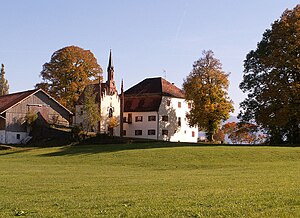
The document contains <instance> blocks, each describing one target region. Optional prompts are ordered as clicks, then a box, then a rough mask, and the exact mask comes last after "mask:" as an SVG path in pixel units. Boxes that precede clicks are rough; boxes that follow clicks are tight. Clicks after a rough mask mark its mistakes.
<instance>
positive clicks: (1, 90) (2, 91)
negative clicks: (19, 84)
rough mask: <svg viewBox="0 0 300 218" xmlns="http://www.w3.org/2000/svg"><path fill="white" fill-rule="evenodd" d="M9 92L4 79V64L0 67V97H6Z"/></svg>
mask: <svg viewBox="0 0 300 218" xmlns="http://www.w3.org/2000/svg"><path fill="white" fill-rule="evenodd" d="M8 90H9V85H8V81H7V79H5V70H4V64H2V65H1V72H0V96H1V95H7V94H8Z"/></svg>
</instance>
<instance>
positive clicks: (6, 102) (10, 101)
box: [0, 89, 38, 113]
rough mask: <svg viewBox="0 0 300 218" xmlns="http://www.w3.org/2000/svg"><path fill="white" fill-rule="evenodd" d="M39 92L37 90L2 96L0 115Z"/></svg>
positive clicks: (0, 97)
mask: <svg viewBox="0 0 300 218" xmlns="http://www.w3.org/2000/svg"><path fill="white" fill-rule="evenodd" d="M36 91H38V90H37V89H34V90H28V91H24V92H17V93H13V94H8V95H3V96H0V113H2V112H4V111H5V110H7V109H8V108H10V107H12V106H13V105H15V104H17V103H18V102H19V101H22V100H23V99H25V98H26V97H28V96H30V95H32V94H33V93H35V92H36Z"/></svg>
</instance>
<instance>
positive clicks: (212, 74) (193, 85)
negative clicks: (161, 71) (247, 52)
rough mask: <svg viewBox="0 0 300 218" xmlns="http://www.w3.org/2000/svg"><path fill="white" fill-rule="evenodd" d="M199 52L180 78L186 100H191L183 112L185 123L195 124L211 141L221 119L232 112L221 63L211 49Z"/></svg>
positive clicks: (226, 75) (227, 116) (226, 81)
mask: <svg viewBox="0 0 300 218" xmlns="http://www.w3.org/2000/svg"><path fill="white" fill-rule="evenodd" d="M202 55H203V56H202V57H201V58H200V59H199V60H197V61H196V62H195V63H194V65H193V70H192V72H191V73H190V74H189V75H188V76H187V78H186V79H185V80H184V83H183V89H184V91H185V97H186V100H188V101H190V100H192V101H193V104H192V108H191V110H190V112H189V113H188V114H187V118H188V121H189V125H190V126H196V125H197V126H198V127H199V128H200V129H202V130H204V131H205V132H206V136H207V139H208V140H209V141H213V135H214V133H215V132H216V130H217V129H218V126H219V125H220V123H221V121H222V120H226V119H228V118H229V114H230V112H233V106H232V101H231V100H230V98H229V97H228V86H229V81H228V76H229V74H228V73H225V72H224V71H223V70H222V64H221V63H220V61H219V60H218V59H216V58H215V57H214V53H213V52H212V51H211V50H209V51H203V53H202Z"/></svg>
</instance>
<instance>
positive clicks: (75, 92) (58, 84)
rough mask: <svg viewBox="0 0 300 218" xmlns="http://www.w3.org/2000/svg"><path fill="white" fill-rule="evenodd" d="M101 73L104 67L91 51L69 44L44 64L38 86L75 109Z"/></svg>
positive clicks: (71, 108)
mask: <svg viewBox="0 0 300 218" xmlns="http://www.w3.org/2000/svg"><path fill="white" fill-rule="evenodd" d="M101 74H102V69H101V67H100V65H99V64H98V63H97V59H96V58H95V57H94V55H93V53H92V52H91V51H89V50H84V49H82V48H80V47H77V46H68V47H64V48H62V49H60V50H58V51H56V52H54V53H53V55H52V56H51V60H50V62H48V63H45V64H44V65H43V70H42V71H41V73H40V76H41V77H42V80H43V81H42V82H41V83H38V84H36V87H37V88H43V89H44V90H45V91H47V92H48V93H49V94H50V95H52V96H53V97H55V98H56V99H57V100H58V101H59V102H60V103H62V104H63V105H64V106H66V107H67V108H69V109H70V110H72V111H74V105H75V103H76V102H77V100H78V98H79V95H80V94H81V93H82V92H83V89H84V88H85V87H86V86H87V85H88V84H90V83H91V81H92V80H94V79H96V78H99V77H100V76H101Z"/></svg>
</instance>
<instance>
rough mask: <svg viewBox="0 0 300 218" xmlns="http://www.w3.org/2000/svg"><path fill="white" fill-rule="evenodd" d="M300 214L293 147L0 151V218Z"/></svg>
mask: <svg viewBox="0 0 300 218" xmlns="http://www.w3.org/2000/svg"><path fill="white" fill-rule="evenodd" d="M14 216H25V217H300V147H297V148H292V147H287V148H285V147H233V146H232V147H231V146H203V145H202V146H199V145H198V146H191V145H185V144H172V143H149V144H145V143H143V144H123V145H82V146H69V147H55V148H15V149H10V150H3V151H0V217H14Z"/></svg>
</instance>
